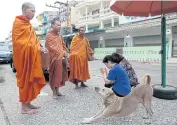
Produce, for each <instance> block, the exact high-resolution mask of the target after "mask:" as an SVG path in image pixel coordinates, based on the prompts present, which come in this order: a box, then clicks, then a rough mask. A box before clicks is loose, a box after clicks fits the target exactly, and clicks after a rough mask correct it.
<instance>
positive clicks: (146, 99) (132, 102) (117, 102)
mask: <svg viewBox="0 0 177 125" xmlns="http://www.w3.org/2000/svg"><path fill="white" fill-rule="evenodd" d="M95 91H96V92H97V93H99V94H100V95H101V96H102V97H103V100H104V105H105V108H104V110H103V111H101V112H99V113H98V114H97V115H95V116H93V117H90V118H85V119H84V121H83V122H82V123H84V124H90V123H92V122H94V121H96V120H98V119H100V118H103V117H109V116H118V117H124V116H128V115H130V114H131V113H133V112H134V111H135V110H136V109H137V107H138V104H139V103H142V104H143V106H144V107H145V109H146V111H147V114H148V118H150V119H151V116H152V115H153V112H152V109H151V100H152V96H153V88H152V86H151V77H150V75H148V74H146V75H145V76H144V77H143V79H142V81H141V83H140V84H139V85H138V86H137V87H135V88H133V89H132V91H131V93H130V94H129V95H127V96H125V97H118V96H116V95H115V94H114V92H113V91H112V89H110V88H105V87H104V88H102V89H101V88H99V87H95Z"/></svg>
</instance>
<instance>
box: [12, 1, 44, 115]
mask: <svg viewBox="0 0 177 125" xmlns="http://www.w3.org/2000/svg"><path fill="white" fill-rule="evenodd" d="M34 14H35V7H34V5H33V4H32V3H28V2H26V3H24V4H23V5H22V15H20V16H17V17H16V18H15V21H14V23H13V29H12V41H13V42H12V43H13V61H14V66H15V69H16V71H17V72H16V78H17V86H18V87H19V98H20V100H19V101H20V102H21V113H24V114H35V113H37V112H38V110H37V109H38V108H39V107H37V106H34V105H32V104H31V101H33V100H34V99H35V98H36V97H37V95H38V94H40V91H41V89H42V88H43V87H44V86H45V85H46V82H45V78H44V75H43V71H42V64H41V50H42V46H41V45H40V41H39V40H38V38H37V36H36V33H35V31H34V29H33V27H32V25H31V24H30V20H32V19H33V17H34Z"/></svg>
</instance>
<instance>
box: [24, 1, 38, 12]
mask: <svg viewBox="0 0 177 125" xmlns="http://www.w3.org/2000/svg"><path fill="white" fill-rule="evenodd" d="M29 8H35V7H34V5H33V4H32V3H30V2H25V3H23V4H22V11H24V10H26V9H29Z"/></svg>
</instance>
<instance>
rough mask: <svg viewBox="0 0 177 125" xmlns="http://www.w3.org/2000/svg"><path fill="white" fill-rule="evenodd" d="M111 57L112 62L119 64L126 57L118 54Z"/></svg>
mask: <svg viewBox="0 0 177 125" xmlns="http://www.w3.org/2000/svg"><path fill="white" fill-rule="evenodd" d="M111 56H112V58H113V60H112V62H114V63H118V64H119V63H120V62H121V61H122V60H123V59H124V57H123V56H122V55H120V54H118V53H113V54H112V55H111Z"/></svg>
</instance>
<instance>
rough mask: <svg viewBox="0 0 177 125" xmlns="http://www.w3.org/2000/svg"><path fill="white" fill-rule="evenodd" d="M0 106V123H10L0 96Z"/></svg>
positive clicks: (6, 124)
mask: <svg viewBox="0 0 177 125" xmlns="http://www.w3.org/2000/svg"><path fill="white" fill-rule="evenodd" d="M0 108H1V109H0V125H11V123H10V120H9V118H8V115H7V113H6V110H5V108H4V105H3V102H2V100H1V98H0ZM1 122H2V123H1Z"/></svg>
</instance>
